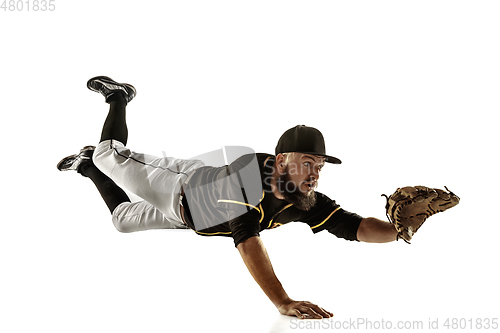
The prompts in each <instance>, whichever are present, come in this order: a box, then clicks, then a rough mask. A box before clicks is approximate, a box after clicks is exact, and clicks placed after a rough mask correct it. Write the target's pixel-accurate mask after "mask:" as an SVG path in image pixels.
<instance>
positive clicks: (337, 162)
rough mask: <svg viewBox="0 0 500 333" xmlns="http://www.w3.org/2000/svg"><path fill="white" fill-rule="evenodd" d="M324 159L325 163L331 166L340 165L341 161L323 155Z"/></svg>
mask: <svg viewBox="0 0 500 333" xmlns="http://www.w3.org/2000/svg"><path fill="white" fill-rule="evenodd" d="M324 157H325V158H326V160H325V162H328V163H332V164H342V161H341V160H339V159H338V158H336V157H333V156H328V155H324Z"/></svg>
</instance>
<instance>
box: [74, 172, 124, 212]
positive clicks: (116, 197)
mask: <svg viewBox="0 0 500 333" xmlns="http://www.w3.org/2000/svg"><path fill="white" fill-rule="evenodd" d="M78 172H79V173H81V174H82V175H84V176H86V177H88V178H90V179H91V180H92V182H94V184H95V186H96V187H97V190H98V191H99V193H100V194H101V197H102V198H103V199H104V202H105V203H106V205H107V206H108V208H109V211H110V212H111V213H113V211H114V210H115V208H116V207H117V206H118V205H119V204H121V203H123V202H130V199H129V197H128V196H127V194H126V193H125V191H123V190H122V189H121V188H120V187H119V186H118V185H116V183H115V182H114V181H112V180H111V178H109V177H108V176H106V175H105V174H103V173H102V172H101V171H100V170H99V169H98V168H97V167H96V166H95V165H94V163H92V162H87V163H82V165H81V166H80V168H79V169H78Z"/></svg>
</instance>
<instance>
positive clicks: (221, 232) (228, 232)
mask: <svg viewBox="0 0 500 333" xmlns="http://www.w3.org/2000/svg"><path fill="white" fill-rule="evenodd" d="M194 232H196V233H197V234H200V235H218V234H223V235H229V234H230V233H231V231H219V232H201V231H196V230H194Z"/></svg>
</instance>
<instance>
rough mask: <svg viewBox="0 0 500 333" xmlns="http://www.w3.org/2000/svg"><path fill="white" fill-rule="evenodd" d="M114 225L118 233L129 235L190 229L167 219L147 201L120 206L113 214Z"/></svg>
mask: <svg viewBox="0 0 500 333" xmlns="http://www.w3.org/2000/svg"><path fill="white" fill-rule="evenodd" d="M113 224H114V225H115V228H116V229H117V230H118V231H120V232H127V233H128V232H135V231H143V230H151V229H188V227H187V226H185V225H179V224H178V223H177V221H172V220H170V219H168V218H166V217H165V216H164V215H163V214H162V213H161V212H160V211H159V210H158V209H156V207H154V206H153V205H152V204H150V203H149V202H147V201H139V202H134V203H129V202H124V203H122V204H120V205H119V206H118V207H116V209H115V210H114V212H113Z"/></svg>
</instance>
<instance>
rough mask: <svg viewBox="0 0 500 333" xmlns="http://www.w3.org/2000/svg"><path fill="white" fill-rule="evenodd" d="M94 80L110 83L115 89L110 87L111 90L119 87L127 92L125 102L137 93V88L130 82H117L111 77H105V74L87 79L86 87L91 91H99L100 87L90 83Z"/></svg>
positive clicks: (102, 83) (103, 83)
mask: <svg viewBox="0 0 500 333" xmlns="http://www.w3.org/2000/svg"><path fill="white" fill-rule="evenodd" d="M96 81H101V82H97V83H98V84H100V85H105V84H110V85H113V86H115V87H116V88H115V89H111V90H118V89H119V90H122V91H124V92H125V93H126V94H127V102H130V101H131V100H132V99H133V98H134V97H135V96H136V95H137V90H136V89H135V88H134V86H132V85H131V84H128V83H118V82H116V81H115V80H113V79H112V78H110V77H107V76H96V77H93V78H91V79H90V80H88V81H87V88H89V89H90V90H92V91H95V92H98V93H101V89H100V88H98V87H93V86H92V83H93V82H96ZM106 89H107V88H106ZM123 89H125V90H123ZM108 90H109V89H108Z"/></svg>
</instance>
